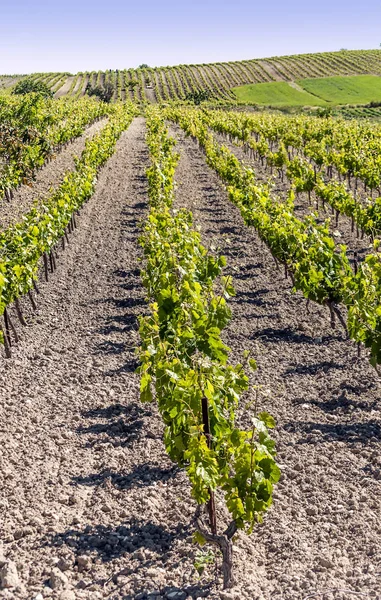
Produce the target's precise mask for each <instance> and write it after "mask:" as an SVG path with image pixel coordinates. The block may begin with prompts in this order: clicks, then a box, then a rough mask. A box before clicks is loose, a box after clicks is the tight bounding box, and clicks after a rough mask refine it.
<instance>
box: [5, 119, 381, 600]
mask: <svg viewBox="0 0 381 600" xmlns="http://www.w3.org/2000/svg"><path fill="white" fill-rule="evenodd" d="M172 133H173V134H174V135H175V136H176V137H177V138H178V139H179V149H180V152H181V160H180V164H179V167H178V170H177V174H176V179H177V182H178V189H177V200H176V202H177V204H178V205H179V206H187V207H189V208H190V209H191V210H192V211H193V212H194V222H195V225H196V226H198V227H200V230H201V234H202V236H203V239H204V241H205V243H207V244H209V245H210V244H211V243H212V242H214V243H215V245H216V246H217V247H219V248H221V251H222V252H223V253H224V254H225V255H226V256H227V258H228V264H229V272H230V273H231V274H232V275H233V277H234V281H235V285H236V288H237V296H236V297H235V298H234V300H233V301H232V309H233V315H234V316H233V321H232V323H231V325H230V326H229V328H228V329H227V330H226V334H225V337H226V340H227V342H228V344H229V345H230V347H231V348H232V360H234V361H236V360H240V358H241V357H242V351H243V349H244V348H247V349H249V350H251V351H252V353H253V355H254V356H255V358H256V359H257V361H258V371H257V373H256V375H255V380H254V381H253V385H256V386H258V389H259V398H260V403H261V405H262V406H264V407H266V409H267V410H269V411H270V412H272V413H273V414H274V416H275V417H276V419H277V429H276V434H275V435H276V438H277V444H278V449H279V462H280V464H281V466H282V471H283V475H282V479H281V482H280V483H279V485H278V487H277V490H276V493H275V502H274V506H273V507H272V509H271V510H270V513H269V514H268V516H267V517H266V519H265V522H264V523H263V524H262V525H260V526H258V527H257V529H256V530H255V531H254V533H253V534H252V535H251V536H250V537H248V536H246V535H244V534H242V535H240V536H239V538H238V539H237V541H236V542H235V568H236V574H237V585H236V587H235V588H234V590H232V591H230V592H229V593H227V592H222V591H220V590H221V585H220V581H219V582H217V585H216V581H215V571H214V565H213V564H212V565H210V566H209V567H207V569H206V571H205V572H204V574H203V575H202V576H201V577H200V576H199V574H198V572H197V570H196V568H195V562H197V560H198V559H199V554H198V553H199V552H200V550H199V549H198V548H197V546H195V545H194V544H193V542H192V532H193V523H192V517H193V514H194V510H195V506H194V503H193V501H192V500H191V498H190V494H189V486H188V483H187V480H186V477H185V475H184V474H183V473H182V472H180V471H179V470H178V469H177V468H176V467H175V466H173V465H172V464H171V462H170V461H169V459H168V458H167V456H166V454H165V451H164V447H163V443H162V431H163V428H162V423H161V420H160V419H159V417H158V416H157V414H156V410H155V407H154V405H152V406H147V405H141V404H140V402H139V385H138V377H137V375H136V374H135V373H134V371H135V368H136V366H137V363H136V356H135V352H134V351H135V348H136V346H137V345H138V343H139V336H138V332H137V327H138V316H139V314H143V313H144V311H145V310H146V303H145V299H144V291H143V289H142V287H141V284H140V277H139V269H140V264H141V263H140V258H141V253H140V251H139V246H138V244H137V238H138V236H139V226H138V224H139V221H140V220H141V219H142V218H144V216H145V215H146V213H147V185H146V179H145V176H144V173H145V169H146V168H147V166H148V152H147V149H146V146H145V143H144V135H145V127H144V121H143V119H135V121H134V122H133V123H132V125H131V126H130V128H129V130H128V131H127V132H126V133H125V134H124V135H123V136H122V137H121V139H120V141H119V142H118V147H117V152H116V153H115V155H114V156H113V157H112V158H111V159H110V161H109V162H108V163H107V165H106V166H105V167H104V168H103V170H102V172H101V174H100V176H99V181H98V185H97V191H96V193H95V195H94V196H93V197H92V198H91V199H90V201H89V202H88V203H87V205H86V206H85V208H84V209H83V210H82V211H81V216H80V218H79V219H78V228H77V230H76V231H75V233H74V234H73V235H72V236H71V238H70V244H69V246H67V248H66V250H65V251H64V252H61V255H60V257H59V260H58V269H57V271H56V272H55V273H54V274H53V275H52V276H51V278H50V281H49V283H42V284H40V292H41V293H40V294H39V296H38V297H37V302H38V311H37V312H36V313H33V312H32V310H31V308H30V306H29V304H28V302H27V300H23V309H24V311H25V313H26V314H27V317H28V326H27V327H25V328H23V329H20V328H18V329H19V331H20V335H21V341H20V343H19V344H18V345H17V346H14V348H13V357H12V359H9V360H5V359H3V358H2V359H1V360H0V386H1V387H0V389H1V392H0V398H1V403H0V444H1V445H0V447H1V452H0V517H1V518H0V539H1V540H2V544H1V545H0V598H1V599H7V600H11V599H12V600H13V599H28V600H43V599H45V598H52V599H54V600H56V599H57V600H76V599H94V600H95V599H103V598H108V599H110V600H117V599H118V600H119V599H125V600H127V599H131V600H132V599H133V598H135V599H137V600H138V599H139V598H140V599H141V600H143V599H149V600H159V599H165V598H167V599H169V600H185V599H188V600H190V599H191V598H194V599H196V598H202V597H209V598H214V599H217V598H221V599H222V600H238V599H240V598H243V599H247V600H249V599H253V600H307V599H308V598H317V599H318V600H323V599H324V600H347V599H348V600H351V599H352V598H356V597H358V598H368V599H372V600H373V599H377V598H378V599H379V598H381V595H380V588H381V586H380V581H381V551H380V542H381V525H380V507H381V505H380V501H381V459H380V456H381V453H380V446H381V443H380V433H381V428H380V400H379V397H380V379H379V377H378V376H377V374H376V373H375V371H374V370H372V368H371V367H370V366H369V364H368V362H367V359H366V357H365V356H364V357H362V358H361V359H360V360H358V359H357V358H356V351H355V349H354V348H353V345H352V344H351V343H350V342H348V341H347V340H345V339H344V335H343V332H342V331H340V330H339V329H338V330H335V331H332V330H331V329H330V327H329V315H328V314H327V312H326V311H325V310H323V309H321V308H318V307H315V306H314V307H311V312H310V314H307V312H306V308H305V301H304V300H303V299H302V298H301V297H299V296H298V295H294V294H292V293H291V289H290V283H289V281H285V280H284V279H283V276H282V273H281V272H278V271H277V270H276V268H275V266H274V264H273V262H272V260H271V257H270V255H269V253H268V251H267V249H266V248H265V247H263V245H262V244H261V243H260V242H259V240H258V239H257V237H256V236H255V233H254V232H253V231H252V230H250V229H248V228H246V227H245V226H244V225H243V222H242V219H241V217H240V215H239V213H238V211H237V210H236V209H235V207H234V206H232V205H231V204H230V203H229V201H228V199H227V195H226V193H225V190H224V188H223V186H222V185H221V184H220V182H219V181H218V179H217V177H216V176H215V175H214V173H212V172H211V171H210V170H209V169H208V168H207V167H206V166H205V161H204V157H203V155H202V153H201V152H200V150H199V149H198V148H197V146H195V145H194V144H193V143H192V142H191V141H190V140H187V139H185V138H184V136H183V134H182V133H181V132H180V131H179V130H178V129H177V128H173V129H172ZM249 399H250V398H249V395H248V396H247V397H246V398H244V399H243V404H242V406H243V410H242V412H241V415H240V421H241V423H240V424H241V425H242V426H245V425H247V424H248V423H249V419H250V415H251V412H250V410H251V409H249V408H248V409H247V410H245V409H244V406H245V402H246V401H247V400H249ZM218 510H219V514H220V515H221V518H222V519H223V520H224V519H225V517H226V515H225V514H224V512H223V507H222V503H221V502H218ZM202 552H205V550H203V551H202Z"/></svg>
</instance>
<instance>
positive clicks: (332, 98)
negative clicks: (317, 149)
mask: <svg viewBox="0 0 381 600" xmlns="http://www.w3.org/2000/svg"><path fill="white" fill-rule="evenodd" d="M297 85H298V87H299V88H303V89H304V90H305V92H303V91H299V90H298V89H295V88H294V87H292V86H291V85H290V83H287V82H285V81H277V82H272V83H258V84H254V85H243V86H240V87H236V88H234V90H233V91H234V93H235V94H236V96H237V98H238V100H240V101H241V102H246V103H248V104H266V105H272V106H300V105H304V106H326V105H329V104H331V105H335V106H337V105H340V104H367V103H369V102H372V101H381V77H377V76H376V75H356V76H353V77H323V78H317V79H299V80H298V81H297Z"/></svg>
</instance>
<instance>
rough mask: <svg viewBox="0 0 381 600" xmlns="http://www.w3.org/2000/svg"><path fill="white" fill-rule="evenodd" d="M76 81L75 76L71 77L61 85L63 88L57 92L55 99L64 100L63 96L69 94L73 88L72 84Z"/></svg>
mask: <svg viewBox="0 0 381 600" xmlns="http://www.w3.org/2000/svg"><path fill="white" fill-rule="evenodd" d="M73 81H74V75H71V76H70V77H68V78H67V79H65V81H64V83H63V84H62V85H61V87H60V88H59V89H58V90H57V91H56V93H55V94H54V97H55V98H62V96H66V94H68V93H69V90H70V88H71V84H72V83H73Z"/></svg>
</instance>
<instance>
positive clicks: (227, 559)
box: [195, 506, 237, 590]
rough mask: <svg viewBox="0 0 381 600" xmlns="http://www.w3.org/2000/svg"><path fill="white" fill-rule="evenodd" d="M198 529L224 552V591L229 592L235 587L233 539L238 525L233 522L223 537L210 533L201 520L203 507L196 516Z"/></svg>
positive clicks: (197, 510)
mask: <svg viewBox="0 0 381 600" xmlns="http://www.w3.org/2000/svg"><path fill="white" fill-rule="evenodd" d="M195 521H196V527H197V529H198V531H199V532H200V533H201V535H202V536H203V538H204V539H205V540H206V541H207V542H209V543H210V544H213V545H214V546H217V547H218V548H219V549H220V550H221V552H222V574H223V578H224V584H223V585H224V590H228V589H230V588H232V587H233V585H234V583H235V581H234V578H233V542H232V538H233V536H234V534H235V533H236V531H237V525H236V522H235V521H232V522H231V523H230V525H229V526H228V527H227V529H225V531H224V533H223V534H222V535H215V534H213V533H209V531H208V530H207V529H206V527H205V525H204V524H203V522H202V520H201V506H197V509H196V514H195Z"/></svg>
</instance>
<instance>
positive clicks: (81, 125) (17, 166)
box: [0, 94, 110, 200]
mask: <svg viewBox="0 0 381 600" xmlns="http://www.w3.org/2000/svg"><path fill="white" fill-rule="evenodd" d="M109 110H110V109H109V107H108V106H107V105H106V104H103V103H100V102H96V101H94V100H91V99H89V98H83V99H82V100H81V101H80V102H72V101H70V100H66V99H65V100H60V101H56V100H50V99H44V98H42V97H41V96H40V95H38V94H37V95H36V94H28V95H27V96H22V97H19V96H17V97H14V96H10V97H9V96H7V97H6V98H0V160H1V163H0V198H2V197H3V196H4V195H5V196H6V198H7V199H8V200H10V199H12V197H13V191H12V190H14V189H16V188H17V187H18V186H19V185H21V184H25V183H30V182H31V181H33V179H34V177H35V173H36V171H37V170H38V169H39V168H40V167H41V166H42V165H43V164H44V162H45V161H46V160H47V159H49V158H51V157H52V156H53V155H54V153H56V152H57V151H59V149H60V148H61V147H62V146H63V145H65V144H66V143H67V142H69V141H70V140H72V139H74V138H75V137H78V136H80V135H82V133H83V132H84V130H85V128H86V126H87V125H89V124H90V123H92V122H94V121H96V120H97V119H99V118H101V117H103V116H105V115H106V114H107V113H108V112H109Z"/></svg>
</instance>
